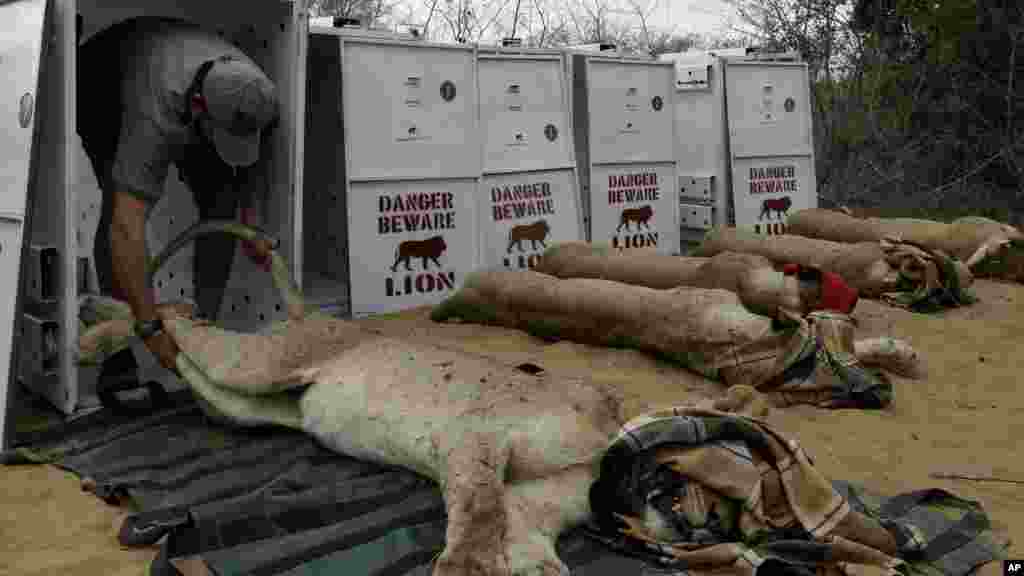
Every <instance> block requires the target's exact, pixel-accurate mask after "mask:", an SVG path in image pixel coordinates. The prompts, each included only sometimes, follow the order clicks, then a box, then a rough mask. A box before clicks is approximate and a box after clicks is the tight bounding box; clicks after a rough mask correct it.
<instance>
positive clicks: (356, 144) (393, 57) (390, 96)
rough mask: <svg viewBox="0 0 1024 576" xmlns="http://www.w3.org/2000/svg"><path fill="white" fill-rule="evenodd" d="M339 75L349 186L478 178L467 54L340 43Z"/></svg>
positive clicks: (470, 60) (471, 76)
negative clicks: (362, 182) (368, 182)
mask: <svg viewBox="0 0 1024 576" xmlns="http://www.w3.org/2000/svg"><path fill="white" fill-rule="evenodd" d="M342 70H343V73H342V91H343V94H344V96H343V98H344V111H345V130H346V140H347V144H346V150H347V152H348V154H349V158H348V162H347V166H348V169H349V178H350V179H351V180H371V179H377V180H386V179H403V178H459V177H470V178H472V177H475V176H477V175H478V174H479V172H480V156H481V155H480V148H479V145H478V143H477V141H476V138H477V136H478V133H477V130H476V114H477V109H476V83H475V78H474V76H475V75H474V67H473V53H472V52H471V51H469V50H458V49H451V48H437V47H431V46H416V45H397V44H394V45H393V44H384V43H362V42H351V41H348V42H345V43H344V44H343V51H342ZM338 161H342V159H341V158H339V159H338Z"/></svg>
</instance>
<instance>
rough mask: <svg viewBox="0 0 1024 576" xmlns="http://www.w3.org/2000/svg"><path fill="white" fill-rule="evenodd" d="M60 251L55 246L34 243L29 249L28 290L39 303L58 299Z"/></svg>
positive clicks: (28, 293) (30, 295)
mask: <svg viewBox="0 0 1024 576" xmlns="http://www.w3.org/2000/svg"><path fill="white" fill-rule="evenodd" d="M59 278H60V253H59V252H58V251H57V248H56V247H55V246H42V245H38V244H33V245H32V246H31V247H30V249H29V263H28V292H27V294H26V296H28V298H29V299H31V300H34V301H35V302H36V303H39V304H52V303H53V302H56V301H57V291H58V289H59V286H60V282H59Z"/></svg>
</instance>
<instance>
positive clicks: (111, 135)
mask: <svg viewBox="0 0 1024 576" xmlns="http://www.w3.org/2000/svg"><path fill="white" fill-rule="evenodd" d="M115 28H116V27H115ZM119 40H120V39H119V37H118V35H117V34H116V32H115V31H114V29H113V28H112V29H110V30H107V31H105V32H102V33H100V34H99V35H97V36H96V37H94V38H91V39H90V40H89V41H88V42H86V43H85V44H84V45H83V46H81V47H80V48H79V51H78V94H77V104H76V105H77V116H78V135H79V136H80V137H81V139H82V146H83V147H84V148H85V153H86V155H87V156H88V157H89V160H90V162H91V163H92V167H93V170H94V171H95V173H96V180H97V182H98V183H99V186H100V189H101V190H102V192H103V206H102V211H101V214H100V221H99V225H98V227H97V230H96V240H95V244H94V246H93V257H94V259H95V264H96V273H97V276H98V278H99V283H100V286H99V287H100V291H101V292H102V293H103V294H107V295H110V296H112V297H114V298H118V299H121V300H124V299H125V295H124V294H123V293H122V292H121V291H120V290H114V282H113V261H112V255H111V251H110V226H111V222H112V208H113V203H112V202H111V198H112V195H113V192H114V183H113V180H112V176H111V175H112V167H113V162H114V155H115V153H116V152H117V142H118V137H119V135H120V133H121V121H122V102H121V98H122V94H121V89H120V86H121V75H120V71H121V68H122V67H121V66H120V65H118V62H119V61H120V59H119V55H120V53H121V47H120V42H119ZM178 170H179V172H180V174H181V176H182V179H183V180H184V182H185V184H186V185H187V186H188V187H189V188H190V189H191V190H192V196H193V200H194V201H195V203H196V207H197V209H198V212H199V219H200V220H210V219H228V220H230V219H234V218H235V215H236V210H237V207H238V201H239V196H238V194H237V193H236V192H237V191H236V190H235V189H234V187H233V182H234V179H233V173H232V170H231V168H230V167H229V166H227V165H226V164H224V162H223V161H221V160H220V157H219V156H217V153H216V151H215V150H213V148H212V147H210V146H209V145H208V144H196V145H193V146H189V147H188V149H187V150H186V152H185V157H184V159H183V160H182V161H181V162H179V163H178ZM235 244H236V241H235V239H234V238H233V237H231V236H226V235H216V236H206V237H203V238H199V239H198V240H197V241H196V243H195V258H194V260H193V268H192V272H193V276H192V281H193V282H194V283H195V285H196V287H195V296H196V303H197V304H198V305H199V309H200V311H201V312H202V313H203V314H204V315H206V316H207V317H209V318H216V317H217V314H218V312H219V311H220V305H221V301H222V300H223V296H224V289H225V287H226V286H227V282H228V279H229V278H230V275H231V265H232V260H233V257H234V252H235Z"/></svg>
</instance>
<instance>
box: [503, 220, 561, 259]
mask: <svg viewBox="0 0 1024 576" xmlns="http://www.w3.org/2000/svg"><path fill="white" fill-rule="evenodd" d="M550 232H551V227H550V226H548V221H547V220H537V221H536V222H534V223H533V224H520V225H519V226H513V227H512V229H511V230H509V231H508V248H506V249H505V252H506V253H508V254H511V253H512V246H517V247H518V248H519V251H520V252H526V250H525V249H523V240H529V241H530V248H532V249H534V250H536V249H537V243H538V242H539V243H540V245H541V248H547V247H548V245H547V244H545V243H544V240H546V239H547V237H548V234H549V233H550Z"/></svg>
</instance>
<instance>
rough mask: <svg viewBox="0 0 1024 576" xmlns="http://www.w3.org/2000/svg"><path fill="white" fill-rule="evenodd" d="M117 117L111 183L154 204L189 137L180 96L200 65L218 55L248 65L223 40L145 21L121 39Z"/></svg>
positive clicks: (195, 30)
mask: <svg viewBox="0 0 1024 576" xmlns="http://www.w3.org/2000/svg"><path fill="white" fill-rule="evenodd" d="M123 42H124V43H123V44H122V47H123V49H122V53H121V60H122V61H121V66H122V70H123V72H124V73H123V75H122V85H121V91H122V102H123V106H124V108H123V113H122V114H123V116H122V120H121V126H122V129H121V135H120V137H119V139H118V144H117V154H116V156H115V158H114V163H113V180H114V183H115V184H116V185H117V187H118V188H119V189H120V190H123V191H125V192H129V193H131V194H134V195H136V196H138V197H140V198H142V199H144V200H146V201H147V202H150V203H155V202H156V201H157V200H159V199H160V197H161V195H162V194H163V190H164V180H165V179H166V178H167V169H168V167H169V166H170V165H171V164H172V163H178V162H180V161H181V159H182V156H183V153H184V149H185V145H186V144H188V143H189V139H190V138H192V134H191V130H190V129H189V127H188V126H187V125H185V124H184V123H183V118H184V116H185V93H186V91H187V90H188V88H189V86H190V85H191V84H192V80H193V79H194V77H195V74H196V72H197V71H198V70H199V67H200V66H201V65H202V64H203V62H205V61H207V60H213V59H216V58H218V57H220V56H224V55H233V56H236V57H238V58H243V59H246V60H250V61H251V59H249V58H248V57H247V56H246V55H245V54H244V53H243V52H242V51H241V50H240V49H239V48H237V47H236V46H234V45H232V44H231V43H229V42H228V41H226V40H224V39H222V38H220V37H218V36H217V35H215V34H211V33H209V32H206V31H204V30H201V29H199V28H196V27H193V26H190V25H188V24H183V23H178V22H170V21H145V22H140V24H139V25H138V26H135V27H133V28H132V31H131V35H130V38H124V39H123Z"/></svg>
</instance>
